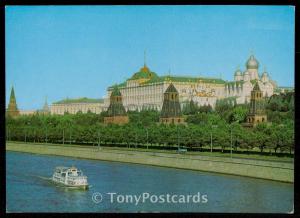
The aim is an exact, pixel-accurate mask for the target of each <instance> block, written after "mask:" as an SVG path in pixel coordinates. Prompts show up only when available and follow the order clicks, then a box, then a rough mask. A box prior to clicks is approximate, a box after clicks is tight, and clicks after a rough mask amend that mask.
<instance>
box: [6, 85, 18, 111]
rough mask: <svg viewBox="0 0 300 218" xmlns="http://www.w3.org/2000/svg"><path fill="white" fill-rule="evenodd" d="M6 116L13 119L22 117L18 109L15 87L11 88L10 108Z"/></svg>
mask: <svg viewBox="0 0 300 218" xmlns="http://www.w3.org/2000/svg"><path fill="white" fill-rule="evenodd" d="M6 114H7V115H8V116H11V117H17V116H19V115H20V111H19V110H18V107H17V101H16V96H15V91H14V87H12V88H11V92H10V98H9V103H8V107H7V110H6Z"/></svg>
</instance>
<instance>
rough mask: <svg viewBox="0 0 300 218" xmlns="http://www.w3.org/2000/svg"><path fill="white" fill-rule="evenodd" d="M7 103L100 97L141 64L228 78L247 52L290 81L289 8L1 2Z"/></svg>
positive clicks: (283, 82)
mask: <svg viewBox="0 0 300 218" xmlns="http://www.w3.org/2000/svg"><path fill="white" fill-rule="evenodd" d="M5 11H6V15H5V19H6V21H5V30H6V33H5V34H6V45H5V47H6V102H7V104H8V101H9V94H10V89H11V87H12V85H13V86H14V88H15V94H16V98H17V104H18V107H19V108H20V109H23V110H29V109H38V108H41V107H42V106H43V104H44V101H45V96H47V98H48V103H52V102H54V101H58V100H61V99H63V98H66V97H69V98H77V97H89V98H101V97H103V96H104V95H105V94H106V89H107V87H108V86H110V85H113V84H115V83H120V82H123V81H124V80H125V79H127V78H129V77H130V76H131V75H132V74H133V73H134V72H137V71H138V70H139V69H140V68H141V67H142V65H143V63H144V50H146V54H147V60H146V62H147V65H148V67H149V68H150V69H151V70H152V71H154V72H156V73H157V74H158V75H166V74H168V71H169V69H170V71H171V74H174V75H187V76H207V77H218V78H219V77H220V76H222V78H223V79H225V80H233V73H234V71H235V70H236V69H237V67H238V66H240V68H241V69H242V70H244V69H245V62H246V61H247V59H248V57H249V55H250V53H251V51H253V53H254V55H255V57H256V58H257V59H258V61H259V62H260V69H259V71H260V72H262V71H263V69H264V66H265V67H266V69H267V71H268V72H269V74H270V76H271V77H272V79H273V80H275V81H277V83H278V84H279V85H280V86H294V40H295V39H294V25H295V20H294V14H295V12H294V7H291V6H7V7H6V10H5Z"/></svg>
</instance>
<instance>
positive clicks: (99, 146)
mask: <svg viewBox="0 0 300 218" xmlns="http://www.w3.org/2000/svg"><path fill="white" fill-rule="evenodd" d="M98 149H100V131H99V130H98Z"/></svg>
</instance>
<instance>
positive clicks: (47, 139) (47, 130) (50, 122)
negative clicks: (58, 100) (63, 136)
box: [46, 122, 51, 143]
mask: <svg viewBox="0 0 300 218" xmlns="http://www.w3.org/2000/svg"><path fill="white" fill-rule="evenodd" d="M49 125H51V122H50V123H49ZM46 143H48V125H47V123H46Z"/></svg>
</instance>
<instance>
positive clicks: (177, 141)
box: [176, 125, 179, 151]
mask: <svg viewBox="0 0 300 218" xmlns="http://www.w3.org/2000/svg"><path fill="white" fill-rule="evenodd" d="M176 131H177V147H178V148H177V149H178V151H179V132H178V125H176Z"/></svg>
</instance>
